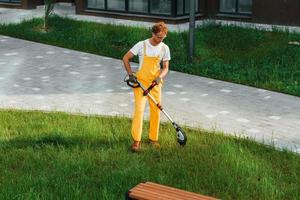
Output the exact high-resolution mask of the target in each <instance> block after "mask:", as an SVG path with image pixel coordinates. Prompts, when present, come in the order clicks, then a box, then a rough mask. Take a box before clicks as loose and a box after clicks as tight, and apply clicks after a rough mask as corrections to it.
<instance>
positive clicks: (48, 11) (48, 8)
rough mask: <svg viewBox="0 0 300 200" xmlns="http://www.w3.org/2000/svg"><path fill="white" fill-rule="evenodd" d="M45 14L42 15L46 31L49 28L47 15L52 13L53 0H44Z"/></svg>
mask: <svg viewBox="0 0 300 200" xmlns="http://www.w3.org/2000/svg"><path fill="white" fill-rule="evenodd" d="M44 2H45V15H44V27H43V29H44V31H46V32H47V31H48V29H49V17H50V16H51V14H52V13H53V9H54V5H55V0H45V1H44Z"/></svg>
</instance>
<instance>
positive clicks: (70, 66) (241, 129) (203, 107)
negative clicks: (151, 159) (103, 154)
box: [0, 36, 300, 152]
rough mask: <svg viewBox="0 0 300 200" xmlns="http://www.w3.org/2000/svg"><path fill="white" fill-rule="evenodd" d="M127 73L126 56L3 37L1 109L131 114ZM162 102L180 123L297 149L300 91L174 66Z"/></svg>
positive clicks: (299, 142) (0, 50)
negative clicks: (230, 80) (184, 70)
mask: <svg viewBox="0 0 300 200" xmlns="http://www.w3.org/2000/svg"><path fill="white" fill-rule="evenodd" d="M135 67H136V65H135ZM124 76H125V70H124V69H123V67H122V61H121V60H117V59H111V58H108V57H102V56H97V55H93V54H87V53H82V52H78V51H73V50H69V49H64V48H59V47H54V46H50V45H44V44H39V43H34V42H29V41H24V40H20V39H15V38H10V37H6V36H0V108H17V109H30V110H31V109H37V110H49V111H50V110H56V111H67V112H75V113H86V114H100V115H125V116H131V114H132V110H133V93H132V91H131V89H130V88H128V87H127V85H126V84H125V83H124V82H123V78H124ZM163 105H164V107H165V108H166V111H167V112H168V113H169V114H170V115H171V116H172V117H173V118H174V119H175V121H176V122H178V123H179V124H182V125H188V126H192V127H201V128H205V129H215V130H221V131H224V132H227V133H230V134H242V135H247V136H250V137H253V138H255V139H256V140H257V141H260V142H262V141H264V142H265V143H275V145H277V146H278V147H286V148H289V149H292V150H293V151H297V152H300V112H299V111H300V98H299V97H294V96H290V95H285V94H281V93H276V92H271V91H267V90H262V89H257V88H252V87H247V86H242V85H238V84H232V83H228V82H223V81H218V80H213V79H208V78H203V77H199V76H193V75H188V74H183V73H178V72H175V71H171V72H170V73H169V75H168V77H167V79H166V82H165V85H164V89H163ZM148 113H149V110H148V109H147V110H146V115H145V116H147V115H148ZM163 120H165V121H166V118H165V117H163Z"/></svg>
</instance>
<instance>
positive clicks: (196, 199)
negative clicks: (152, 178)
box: [129, 182, 216, 200]
mask: <svg viewBox="0 0 300 200" xmlns="http://www.w3.org/2000/svg"><path fill="white" fill-rule="evenodd" d="M129 197H130V198H133V199H138V200H216V198H213V197H209V196H204V195H200V194H197V193H193V192H188V191H185V190H181V189H177V188H173V187H169V186H165V185H160V184H157V183H152V182H146V183H140V184H138V185H137V186H135V187H134V188H132V189H131V190H129Z"/></svg>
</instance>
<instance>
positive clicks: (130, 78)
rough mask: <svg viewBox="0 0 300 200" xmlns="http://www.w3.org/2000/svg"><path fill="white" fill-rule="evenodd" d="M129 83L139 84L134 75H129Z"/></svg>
mask: <svg viewBox="0 0 300 200" xmlns="http://www.w3.org/2000/svg"><path fill="white" fill-rule="evenodd" d="M128 80H129V82H131V83H137V79H136V76H135V75H133V74H130V75H129V79H128Z"/></svg>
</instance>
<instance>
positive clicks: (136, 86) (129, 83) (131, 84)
mask: <svg viewBox="0 0 300 200" xmlns="http://www.w3.org/2000/svg"><path fill="white" fill-rule="evenodd" d="M124 82H126V83H127V85H128V86H129V87H132V88H138V87H140V84H139V82H137V83H132V82H130V81H129V76H125V78H124Z"/></svg>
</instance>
